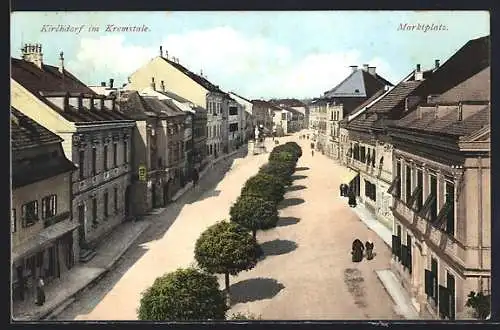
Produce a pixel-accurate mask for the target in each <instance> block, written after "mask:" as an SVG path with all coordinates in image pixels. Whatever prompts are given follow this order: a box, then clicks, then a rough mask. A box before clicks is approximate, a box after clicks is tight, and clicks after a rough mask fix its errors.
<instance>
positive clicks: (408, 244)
mask: <svg viewBox="0 0 500 330" xmlns="http://www.w3.org/2000/svg"><path fill="white" fill-rule="evenodd" d="M406 248H407V249H408V250H407V257H406V268H408V271H409V272H410V274H411V270H412V257H411V236H410V234H406Z"/></svg>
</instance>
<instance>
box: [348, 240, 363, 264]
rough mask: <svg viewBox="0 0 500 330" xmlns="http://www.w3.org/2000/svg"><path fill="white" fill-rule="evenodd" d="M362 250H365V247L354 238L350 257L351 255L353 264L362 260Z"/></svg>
mask: <svg viewBox="0 0 500 330" xmlns="http://www.w3.org/2000/svg"><path fill="white" fill-rule="evenodd" d="M364 249H365V247H364V246H363V243H362V242H361V241H360V240H359V239H358V238H356V239H355V240H354V241H353V242H352V251H351V255H352V261H353V262H360V261H361V260H362V259H363V250H364Z"/></svg>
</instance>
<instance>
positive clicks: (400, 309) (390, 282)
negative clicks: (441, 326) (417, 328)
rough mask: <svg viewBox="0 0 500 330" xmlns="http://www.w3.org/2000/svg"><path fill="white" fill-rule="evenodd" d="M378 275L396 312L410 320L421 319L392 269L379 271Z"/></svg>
mask: <svg viewBox="0 0 500 330" xmlns="http://www.w3.org/2000/svg"><path fill="white" fill-rule="evenodd" d="M376 273H377V277H378V278H379V280H380V282H382V285H383V286H384V287H385V289H386V291H387V292H388V293H389V295H390V296H391V298H392V300H393V301H394V304H395V306H394V310H395V312H396V313H398V314H399V315H401V316H403V317H404V318H406V319H408V320H418V319H419V318H420V317H419V315H418V312H417V311H416V310H415V308H414V307H413V304H412V302H411V298H410V296H409V295H408V293H407V292H406V290H405V289H404V288H403V286H402V285H401V284H400V283H399V280H398V279H397V277H396V275H394V273H393V272H392V271H391V270H390V269H384V270H377V271H376Z"/></svg>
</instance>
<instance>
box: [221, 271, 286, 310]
mask: <svg viewBox="0 0 500 330" xmlns="http://www.w3.org/2000/svg"><path fill="white" fill-rule="evenodd" d="M284 288H285V286H284V285H283V284H281V283H280V282H278V281H276V280H275V279H272V278H263V277H259V278H251V279H248V280H243V281H240V282H237V283H235V284H233V285H231V287H230V289H229V290H230V293H231V305H236V304H239V303H246V302H251V301H256V300H263V299H270V298H272V297H274V296H276V295H277V294H278V293H279V292H280V291H281V290H283V289H284Z"/></svg>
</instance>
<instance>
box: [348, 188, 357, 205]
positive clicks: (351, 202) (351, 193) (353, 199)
mask: <svg viewBox="0 0 500 330" xmlns="http://www.w3.org/2000/svg"><path fill="white" fill-rule="evenodd" d="M349 206H350V207H356V195H354V191H352V190H351V191H349Z"/></svg>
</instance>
